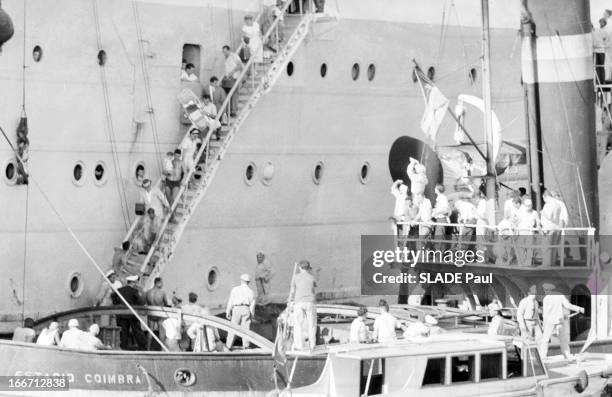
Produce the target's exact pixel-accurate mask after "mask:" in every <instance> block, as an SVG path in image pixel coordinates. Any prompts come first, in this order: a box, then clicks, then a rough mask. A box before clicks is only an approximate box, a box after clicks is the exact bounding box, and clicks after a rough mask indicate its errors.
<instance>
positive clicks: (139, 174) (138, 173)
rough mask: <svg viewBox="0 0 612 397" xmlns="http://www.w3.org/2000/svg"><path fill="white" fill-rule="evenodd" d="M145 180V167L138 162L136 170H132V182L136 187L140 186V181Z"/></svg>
mask: <svg viewBox="0 0 612 397" xmlns="http://www.w3.org/2000/svg"><path fill="white" fill-rule="evenodd" d="M144 180H145V165H144V163H143V162H139V163H138V164H136V168H135V169H134V182H135V183H136V186H141V185H142V181H144Z"/></svg>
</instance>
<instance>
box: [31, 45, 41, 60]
mask: <svg viewBox="0 0 612 397" xmlns="http://www.w3.org/2000/svg"><path fill="white" fill-rule="evenodd" d="M42 56H43V51H42V48H41V47H40V46H39V45H37V46H35V47H34V49H33V50H32V59H34V62H40V60H41V59H42Z"/></svg>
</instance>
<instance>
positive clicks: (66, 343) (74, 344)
mask: <svg viewBox="0 0 612 397" xmlns="http://www.w3.org/2000/svg"><path fill="white" fill-rule="evenodd" d="M85 334H86V332H83V331H81V330H80V329H79V320H77V319H75V318H72V319H70V320H68V329H67V330H66V331H64V333H63V334H62V339H61V340H60V343H59V347H64V348H68V349H83V348H84V347H85V343H84V340H85Z"/></svg>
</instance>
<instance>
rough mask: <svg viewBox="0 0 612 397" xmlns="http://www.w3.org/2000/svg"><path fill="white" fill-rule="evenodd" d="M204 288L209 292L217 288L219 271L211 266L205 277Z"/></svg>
mask: <svg viewBox="0 0 612 397" xmlns="http://www.w3.org/2000/svg"><path fill="white" fill-rule="evenodd" d="M206 286H207V287H208V290H209V291H214V290H216V289H217V287H218V286H219V269H218V268H217V266H213V267H211V268H210V270H209V271H208V275H207V276H206Z"/></svg>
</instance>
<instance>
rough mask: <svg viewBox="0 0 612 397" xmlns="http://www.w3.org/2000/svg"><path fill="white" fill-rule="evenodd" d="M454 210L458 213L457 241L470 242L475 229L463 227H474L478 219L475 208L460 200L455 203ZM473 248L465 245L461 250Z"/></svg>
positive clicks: (467, 201) (470, 203)
mask: <svg viewBox="0 0 612 397" xmlns="http://www.w3.org/2000/svg"><path fill="white" fill-rule="evenodd" d="M455 209H456V210H457V211H458V214H457V223H458V224H459V236H460V237H459V241H460V242H469V241H472V237H473V236H474V232H475V230H476V229H475V227H474V226H465V225H475V224H476V221H477V219H478V215H477V212H476V206H475V205H474V203H472V202H471V201H469V200H466V199H463V198H460V199H459V200H457V201H456V202H455ZM466 248H473V246H472V245H470V244H466V246H465V247H464V248H463V249H466Z"/></svg>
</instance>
